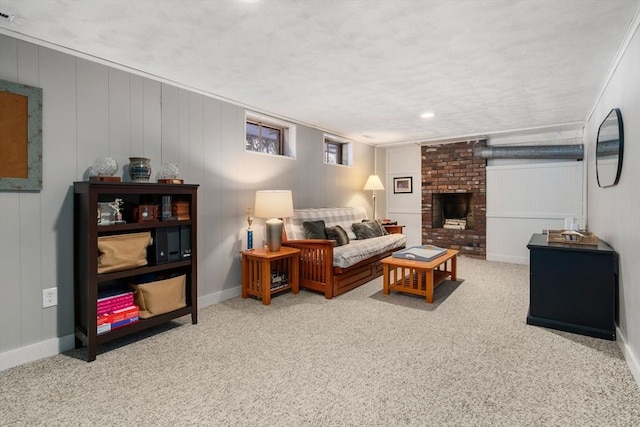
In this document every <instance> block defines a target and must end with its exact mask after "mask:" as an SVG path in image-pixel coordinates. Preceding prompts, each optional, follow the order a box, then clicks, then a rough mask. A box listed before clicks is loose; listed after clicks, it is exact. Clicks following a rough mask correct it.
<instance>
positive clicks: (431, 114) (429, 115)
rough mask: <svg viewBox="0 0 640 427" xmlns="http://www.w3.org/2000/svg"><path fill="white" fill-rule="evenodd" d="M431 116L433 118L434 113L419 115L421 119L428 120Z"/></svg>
mask: <svg viewBox="0 0 640 427" xmlns="http://www.w3.org/2000/svg"><path fill="white" fill-rule="evenodd" d="M433 116H435V114H434V113H422V114H420V117H422V118H423V119H430V118H432V117H433Z"/></svg>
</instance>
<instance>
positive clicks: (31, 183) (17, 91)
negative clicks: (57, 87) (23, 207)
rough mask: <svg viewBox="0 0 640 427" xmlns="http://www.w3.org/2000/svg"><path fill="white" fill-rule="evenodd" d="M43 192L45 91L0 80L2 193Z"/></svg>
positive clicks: (0, 177) (0, 176)
mask: <svg viewBox="0 0 640 427" xmlns="http://www.w3.org/2000/svg"><path fill="white" fill-rule="evenodd" d="M41 189H42V89H40V88H36V87H32V86H27V85H22V84H18V83H13V82H8V81H4V80H0V190H18V191H21V190H22V191H33V190H36V191H39V190H41Z"/></svg>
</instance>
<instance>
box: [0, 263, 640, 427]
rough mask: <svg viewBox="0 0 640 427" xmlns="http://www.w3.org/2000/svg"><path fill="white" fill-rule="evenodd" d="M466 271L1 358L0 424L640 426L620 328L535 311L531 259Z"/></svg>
mask: <svg viewBox="0 0 640 427" xmlns="http://www.w3.org/2000/svg"><path fill="white" fill-rule="evenodd" d="M458 277H459V278H460V280H459V281H458V282H455V283H454V282H445V283H444V284H443V285H442V286H440V287H439V288H438V289H437V291H436V295H435V297H436V301H435V303H434V304H433V305H428V304H426V303H425V302H424V301H423V300H422V299H421V298H417V297H412V296H407V295H398V294H392V295H390V296H385V295H382V292H381V289H382V285H381V283H382V282H381V279H377V280H374V281H373V282H371V283H368V284H366V285H364V286H361V287H360V288H358V289H356V290H354V291H351V292H349V293H347V294H345V295H342V296H340V297H337V298H334V299H332V300H325V299H324V297H323V296H322V295H319V294H315V293H311V292H307V291H301V292H300V294H298V295H297V296H296V295H292V294H284V295H281V296H278V297H276V298H274V299H273V301H272V304H271V306H263V305H262V304H260V302H258V301H256V300H253V299H247V300H243V299H241V298H235V299H232V300H229V301H226V302H224V303H221V304H217V305H215V306H211V307H207V308H204V309H202V310H201V311H200V323H199V324H198V325H191V324H190V323H189V320H188V318H183V319H181V322H175V323H173V324H171V325H169V326H168V327H163V328H160V329H158V330H157V331H154V332H155V333H154V334H147V335H148V336H146V337H145V338H143V339H142V338H138V339H130V340H127V342H126V344H127V345H123V344H124V343H120V345H112V346H109V347H106V346H105V347H102V351H101V352H100V353H99V354H98V359H97V360H96V361H95V362H92V363H86V362H85V361H83V360H82V358H84V357H86V352H85V350H77V351H71V352H68V353H66V354H62V355H57V356H54V357H50V358H47V359H45V360H42V361H37V362H33V363H29V364H26V365H23V366H19V367H16V368H13V369H10V370H7V371H4V372H0V425H2V426H13V425H29V426H31V425H38V424H41V425H122V426H125V425H126V426H131V425H142V426H151V425H159V426H184V425H215V426H407V425H413V426H430V425H434V426H442V425H451V426H500V425H504V426H547V425H552V426H605V425H606V426H637V425H640V392H639V391H638V387H637V385H636V384H635V382H634V381H633V378H632V376H631V374H630V372H629V370H628V367H627V365H626V363H625V361H624V360H623V358H622V355H621V353H620V351H619V349H618V347H617V345H616V344H615V343H614V342H611V341H605V340H599V339H595V338H588V337H583V336H579V335H572V334H569V333H563V332H558V331H554V330H550V329H544V328H540V327H535V326H528V325H526V324H525V318H526V314H527V307H528V267H526V266H519V265H510V264H501V263H492V262H487V261H481V260H476V259H472V258H465V257H461V258H460V260H459V274H458ZM181 323H182V325H180V324H181Z"/></svg>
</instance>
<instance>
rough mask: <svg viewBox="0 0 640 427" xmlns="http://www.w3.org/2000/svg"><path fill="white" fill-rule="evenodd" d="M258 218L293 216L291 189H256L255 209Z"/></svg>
mask: <svg viewBox="0 0 640 427" xmlns="http://www.w3.org/2000/svg"><path fill="white" fill-rule="evenodd" d="M253 212H254V213H253V214H254V216H256V217H258V218H285V217H289V216H293V198H292V197H291V190H260V191H256V205H255V210H254V211H253Z"/></svg>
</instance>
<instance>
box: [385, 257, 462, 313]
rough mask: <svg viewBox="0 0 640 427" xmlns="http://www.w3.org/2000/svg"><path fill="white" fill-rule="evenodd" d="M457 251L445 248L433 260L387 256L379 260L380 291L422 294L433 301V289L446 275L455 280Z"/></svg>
mask: <svg viewBox="0 0 640 427" xmlns="http://www.w3.org/2000/svg"><path fill="white" fill-rule="evenodd" d="M457 256H458V251H456V250H454V249H447V253H446V254H444V255H442V256H440V257H438V258H436V259H434V260H433V261H428V262H426V261H414V260H408V259H402V258H394V257H393V256H390V257H387V258H385V259H383V260H382V261H380V262H381V263H382V265H383V285H382V286H383V287H382V293H383V294H385V295H389V292H390V291H392V290H393V291H398V292H405V293H408V294H414V295H422V296H424V297H425V298H426V300H427V302H428V303H432V302H433V290H434V289H435V288H436V286H438V285H439V284H440V283H442V282H443V281H444V280H445V279H446V278H447V277H451V280H457V277H456V268H457V265H456V264H457V259H456V257H457Z"/></svg>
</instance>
